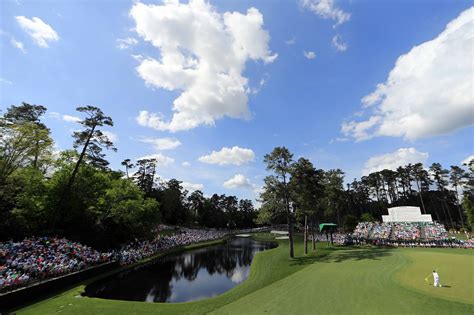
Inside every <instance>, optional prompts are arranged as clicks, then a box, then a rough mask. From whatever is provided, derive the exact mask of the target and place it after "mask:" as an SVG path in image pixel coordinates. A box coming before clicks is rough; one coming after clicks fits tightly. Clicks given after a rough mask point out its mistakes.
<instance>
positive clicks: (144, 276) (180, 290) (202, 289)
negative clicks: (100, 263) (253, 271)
mask: <svg viewBox="0 0 474 315" xmlns="http://www.w3.org/2000/svg"><path fill="white" fill-rule="evenodd" d="M275 246H276V244H275V243H270V242H260V241H255V240H251V239H247V238H236V239H233V240H231V241H228V242H227V243H225V244H220V245H216V246H210V247H205V248H200V249H195V250H191V251H187V252H184V253H181V254H176V255H170V256H165V257H163V258H159V259H157V260H155V261H154V262H152V263H150V264H146V265H142V266H139V267H136V268H134V269H130V270H127V271H124V272H121V273H118V274H116V275H113V276H111V277H108V278H105V279H103V280H99V281H96V282H94V283H92V284H90V285H88V286H87V287H86V294H85V295H87V296H90V297H99V298H105V299H115V300H128V301H146V302H189V301H195V300H200V299H205V298H209V297H213V296H216V295H218V294H221V293H223V292H225V291H227V290H229V289H231V288H233V287H234V286H236V285H237V284H239V283H241V282H242V281H244V280H245V279H246V278H247V277H248V275H249V272H250V264H251V263H252V259H253V257H254V255H255V253H257V252H259V251H263V250H266V249H270V248H274V247H275Z"/></svg>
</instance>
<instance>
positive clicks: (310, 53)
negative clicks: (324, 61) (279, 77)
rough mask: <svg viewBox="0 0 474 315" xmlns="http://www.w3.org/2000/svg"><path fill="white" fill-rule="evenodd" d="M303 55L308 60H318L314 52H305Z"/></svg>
mask: <svg viewBox="0 0 474 315" xmlns="http://www.w3.org/2000/svg"><path fill="white" fill-rule="evenodd" d="M303 55H304V56H305V58H306V59H314V58H316V53H315V52H314V51H306V50H304V51H303Z"/></svg>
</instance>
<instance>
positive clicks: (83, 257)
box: [0, 228, 227, 292]
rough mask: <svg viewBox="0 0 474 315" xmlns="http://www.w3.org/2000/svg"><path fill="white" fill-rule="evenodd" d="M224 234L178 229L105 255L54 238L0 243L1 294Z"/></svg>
mask: <svg viewBox="0 0 474 315" xmlns="http://www.w3.org/2000/svg"><path fill="white" fill-rule="evenodd" d="M226 233H227V232H226V231H213V230H196V229H186V228H181V229H178V230H177V231H176V233H175V234H173V235H168V236H157V237H156V238H155V239H154V240H151V241H148V240H144V241H139V240H136V241H134V242H131V243H129V244H127V245H125V246H123V247H122V248H120V249H118V250H114V251H109V252H105V253H101V252H99V251H96V250H94V249H92V248H91V247H89V246H85V245H82V244H80V243H77V242H72V241H70V240H67V239H65V238H56V237H37V238H28V239H24V240H23V241H20V242H13V241H8V242H4V243H0V292H3V291H8V290H12V289H15V288H18V287H24V286H26V285H28V284H31V283H33V282H38V281H41V280H46V279H50V278H54V277H58V276H62V275H66V274H70V273H72V272H75V271H79V270H82V269H85V268H88V267H92V266H94V265H98V264H102V263H106V262H112V261H118V262H119V263H120V264H122V265H127V264H131V263H134V262H137V261H140V260H142V259H144V258H147V257H150V256H153V255H156V254H157V253H160V252H163V251H166V250H169V249H171V248H174V247H178V246H185V245H189V244H192V243H198V242H204V241H209V240H215V239H218V238H222V237H224V236H225V235H226Z"/></svg>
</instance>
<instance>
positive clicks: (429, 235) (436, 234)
mask: <svg viewBox="0 0 474 315" xmlns="http://www.w3.org/2000/svg"><path fill="white" fill-rule="evenodd" d="M423 231H424V234H425V238H426V239H427V240H438V239H447V238H448V232H447V231H446V229H445V228H444V226H443V225H442V224H439V223H437V222H433V224H425V225H424V226H423Z"/></svg>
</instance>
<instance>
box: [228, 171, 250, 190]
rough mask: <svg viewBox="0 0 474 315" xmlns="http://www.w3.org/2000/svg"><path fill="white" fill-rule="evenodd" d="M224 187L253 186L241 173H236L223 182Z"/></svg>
mask: <svg viewBox="0 0 474 315" xmlns="http://www.w3.org/2000/svg"><path fill="white" fill-rule="evenodd" d="M224 187H225V188H229V189H233V188H253V185H252V183H251V182H250V180H249V179H248V178H247V177H245V176H244V175H242V174H236V175H235V176H234V177H232V178H230V179H229V180H227V181H225V182H224Z"/></svg>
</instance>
